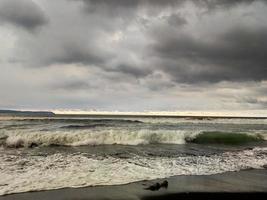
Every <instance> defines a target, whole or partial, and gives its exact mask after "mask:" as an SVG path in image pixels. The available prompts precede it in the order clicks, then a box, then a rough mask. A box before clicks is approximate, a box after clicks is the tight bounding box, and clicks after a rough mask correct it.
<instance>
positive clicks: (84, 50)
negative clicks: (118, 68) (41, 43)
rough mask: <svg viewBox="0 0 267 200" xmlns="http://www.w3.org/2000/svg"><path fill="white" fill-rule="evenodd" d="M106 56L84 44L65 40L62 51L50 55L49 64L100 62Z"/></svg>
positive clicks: (92, 63)
mask: <svg viewBox="0 0 267 200" xmlns="http://www.w3.org/2000/svg"><path fill="white" fill-rule="evenodd" d="M106 59H108V58H107V57H104V56H103V55H101V53H100V52H96V50H94V49H93V48H90V47H88V46H87V45H86V44H81V43H79V42H77V43H71V42H69V41H65V43H64V44H63V47H62V52H61V53H60V54H58V55H55V56H54V57H53V56H52V57H51V58H49V61H48V62H50V63H51V64H54V63H65V64H71V63H81V64H84V65H86V64H91V65H94V64H101V63H103V62H104V61H105V60H106Z"/></svg>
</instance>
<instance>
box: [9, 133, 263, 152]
mask: <svg viewBox="0 0 267 200" xmlns="http://www.w3.org/2000/svg"><path fill="white" fill-rule="evenodd" d="M261 140H264V137H263V136H261V135H259V134H256V135H251V134H245V133H243V134H241V133H221V132H197V131H195V132H189V131H182V130H168V131H166V130H149V129H142V130H139V131H137V130H135V131H130V130H119V129H118V130H115V129H110V130H102V131H100V130H98V131H96V130H94V131H89V130H75V131H68V132H64V131H54V132H51V131H47V132H46V131H42V132H40V131H39V132H27V133H25V132H16V133H12V134H9V135H8V136H7V137H6V138H5V142H4V145H5V146H6V147H14V148H18V147H34V146H50V145H58V146H82V145H112V144H119V145H147V144H185V143H215V144H217V143H218V144H221V143H223V144H242V143H248V142H258V141H261Z"/></svg>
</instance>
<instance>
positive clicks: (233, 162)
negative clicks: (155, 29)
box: [0, 148, 267, 195]
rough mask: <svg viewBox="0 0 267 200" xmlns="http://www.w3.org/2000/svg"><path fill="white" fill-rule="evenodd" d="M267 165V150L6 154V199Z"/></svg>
mask: <svg viewBox="0 0 267 200" xmlns="http://www.w3.org/2000/svg"><path fill="white" fill-rule="evenodd" d="M266 164H267V148H254V149H252V150H244V151H239V152H226V153H223V154H220V155H212V156H180V157H174V158H168V157H141V156H135V157H134V158H129V159H121V158H114V157H111V156H109V157H91V156H89V157H87V155H86V154H68V155H66V154H59V153H58V154H53V155H49V156H21V155H7V154H0V169H1V170H0V177H1V179H0V195H4V194H11V193H19V192H27V191H38V190H49V189H57V188H64V187H84V186H95V185H115V184H125V183H129V182H134V181H140V180H150V179H156V178H165V177H170V176H175V175H210V174H217V173H223V172H228V171H239V170H242V169H248V168H262V166H263V165H266Z"/></svg>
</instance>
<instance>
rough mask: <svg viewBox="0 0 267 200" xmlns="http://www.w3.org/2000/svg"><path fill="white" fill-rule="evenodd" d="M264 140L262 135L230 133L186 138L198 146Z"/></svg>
mask: <svg viewBox="0 0 267 200" xmlns="http://www.w3.org/2000/svg"><path fill="white" fill-rule="evenodd" d="M262 140H264V137H263V136H262V135H260V134H255V135H251V134H245V133H229V132H203V133H201V134H199V135H197V136H196V137H193V138H192V137H188V138H186V141H187V142H192V143H197V144H232V145H234V144H245V143H249V142H259V141H262Z"/></svg>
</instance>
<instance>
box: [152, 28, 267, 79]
mask: <svg viewBox="0 0 267 200" xmlns="http://www.w3.org/2000/svg"><path fill="white" fill-rule="evenodd" d="M153 49H154V53H156V55H157V56H159V57H160V58H162V60H163V62H164V63H165V66H164V67H162V69H163V70H164V71H166V72H168V73H170V74H173V75H174V78H176V79H177V81H182V82H199V81H200V82H201V81H206V82H219V81H223V80H228V81H234V80H236V81H237V80H240V81H248V80H257V81H261V80H265V79H266V78H267V28H258V29H249V28H245V27H235V28H233V29H231V30H227V31H226V32H225V33H222V34H219V35H217V36H216V37H215V39H214V40H213V41H205V40H203V38H202V39H196V38H194V37H191V36H189V35H179V36H177V37H175V36H173V37H170V38H166V37H163V38H162V39H160V37H157V40H156V43H155V44H154V46H153Z"/></svg>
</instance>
